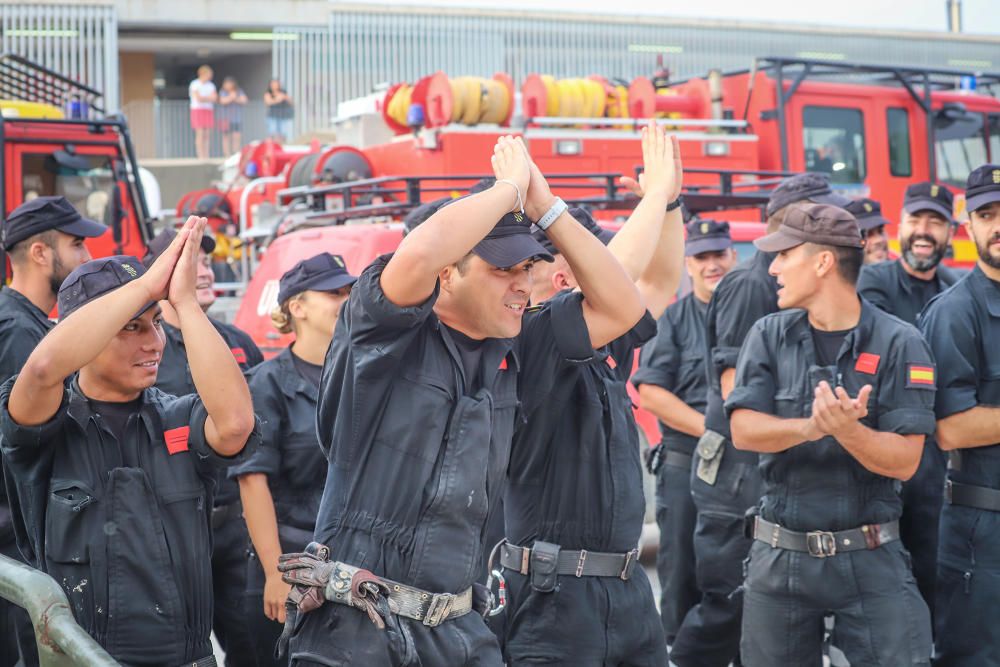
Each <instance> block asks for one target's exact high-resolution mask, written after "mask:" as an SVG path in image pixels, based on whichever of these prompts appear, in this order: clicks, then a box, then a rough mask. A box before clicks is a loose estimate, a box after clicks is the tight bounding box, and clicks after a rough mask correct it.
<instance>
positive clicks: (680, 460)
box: [663, 449, 694, 470]
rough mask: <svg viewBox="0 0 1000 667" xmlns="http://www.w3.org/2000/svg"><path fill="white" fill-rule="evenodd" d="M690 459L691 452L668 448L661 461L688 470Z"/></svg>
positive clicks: (692, 458) (691, 457) (692, 457)
mask: <svg viewBox="0 0 1000 667" xmlns="http://www.w3.org/2000/svg"><path fill="white" fill-rule="evenodd" d="M692 461H694V456H692V455H691V454H685V453H684V452H678V451H674V450H673V449H668V450H667V455H666V456H664V457H663V462H664V463H666V464H667V465H668V466H674V467H675V468H687V469H688V470H690V469H691V462H692Z"/></svg>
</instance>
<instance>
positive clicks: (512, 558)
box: [500, 544, 639, 581]
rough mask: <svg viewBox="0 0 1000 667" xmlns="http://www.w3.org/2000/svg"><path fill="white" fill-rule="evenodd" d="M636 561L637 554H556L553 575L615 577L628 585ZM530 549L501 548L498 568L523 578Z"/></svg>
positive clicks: (630, 552) (590, 552)
mask: <svg viewBox="0 0 1000 667" xmlns="http://www.w3.org/2000/svg"><path fill="white" fill-rule="evenodd" d="M638 560H639V550H638V549H632V551H629V552H627V553H623V554H610V553H601V552H599V551H587V550H586V549H583V550H580V551H560V552H559V564H558V565H557V568H556V574H565V575H573V576H574V577H618V578H620V579H621V580H623V581H628V579H629V577H631V576H632V571H633V570H634V569H635V564H636V562H637V561H638ZM530 563H531V549H529V548H528V547H517V546H514V545H513V544H504V545H503V546H501V547H500V564H501V565H503V566H504V567H505V568H507V569H508V570H514V571H515V572H520V573H521V574H523V575H527V574H528V573H529V572H530V571H531V565H530Z"/></svg>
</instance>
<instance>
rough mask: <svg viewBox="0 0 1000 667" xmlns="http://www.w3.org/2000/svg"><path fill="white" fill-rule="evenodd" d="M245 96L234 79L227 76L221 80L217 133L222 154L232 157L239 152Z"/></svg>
mask: <svg viewBox="0 0 1000 667" xmlns="http://www.w3.org/2000/svg"><path fill="white" fill-rule="evenodd" d="M246 103H247V94H246V93H244V92H243V89H242V88H240V86H239V84H238V83H236V78H235V77H232V76H227V77H226V78H225V79H223V80H222V90H220V91H219V131H220V132H222V154H223V155H232V154H233V153H235V152H237V151H238V150H240V146H241V145H242V138H243V137H242V132H243V107H244V106H246Z"/></svg>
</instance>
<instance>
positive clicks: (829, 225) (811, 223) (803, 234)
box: [753, 204, 865, 252]
mask: <svg viewBox="0 0 1000 667" xmlns="http://www.w3.org/2000/svg"><path fill="white" fill-rule="evenodd" d="M803 243H818V244H821V245H832V246H841V247H844V248H863V247H864V245H865V244H864V241H863V240H862V239H861V230H860V228H859V227H858V221H857V220H855V219H854V216H853V215H851V214H850V213H848V212H847V211H845V210H844V209H842V208H840V207H839V206H831V205H830V204H797V205H795V206H793V207H792V208H790V209H789V210H788V212H787V213H786V214H785V220H784V221H783V222H782V223H781V226H780V227H778V231H776V232H772V233H770V234H768V235H767V236H763V237H761V238H759V239H757V240H756V241H754V242H753V244H754V245H755V246H757V248H758V249H759V250H763V251H764V252H781V251H782V250H789V249H791V248H794V247H795V246H799V245H802V244H803Z"/></svg>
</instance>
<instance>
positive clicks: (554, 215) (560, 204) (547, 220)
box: [535, 197, 569, 232]
mask: <svg viewBox="0 0 1000 667" xmlns="http://www.w3.org/2000/svg"><path fill="white" fill-rule="evenodd" d="M568 208H569V206H567V205H566V202H564V201H563V200H562V198H560V197H556V203H555V204H553V205H552V208H550V209H549V210H548V211H546V212H545V215H543V216H542V217H541V218H539V219H538V221H537V222H535V224H536V225H537V226H538V228H539V229H540V230H542V231H543V232H544V231H545V230H546V229H548V228H549V227H551V226H552V223H553V222H555V221H556V220H558V219H559V216H561V215H562V214H563V213H565V212H566V209H568Z"/></svg>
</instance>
